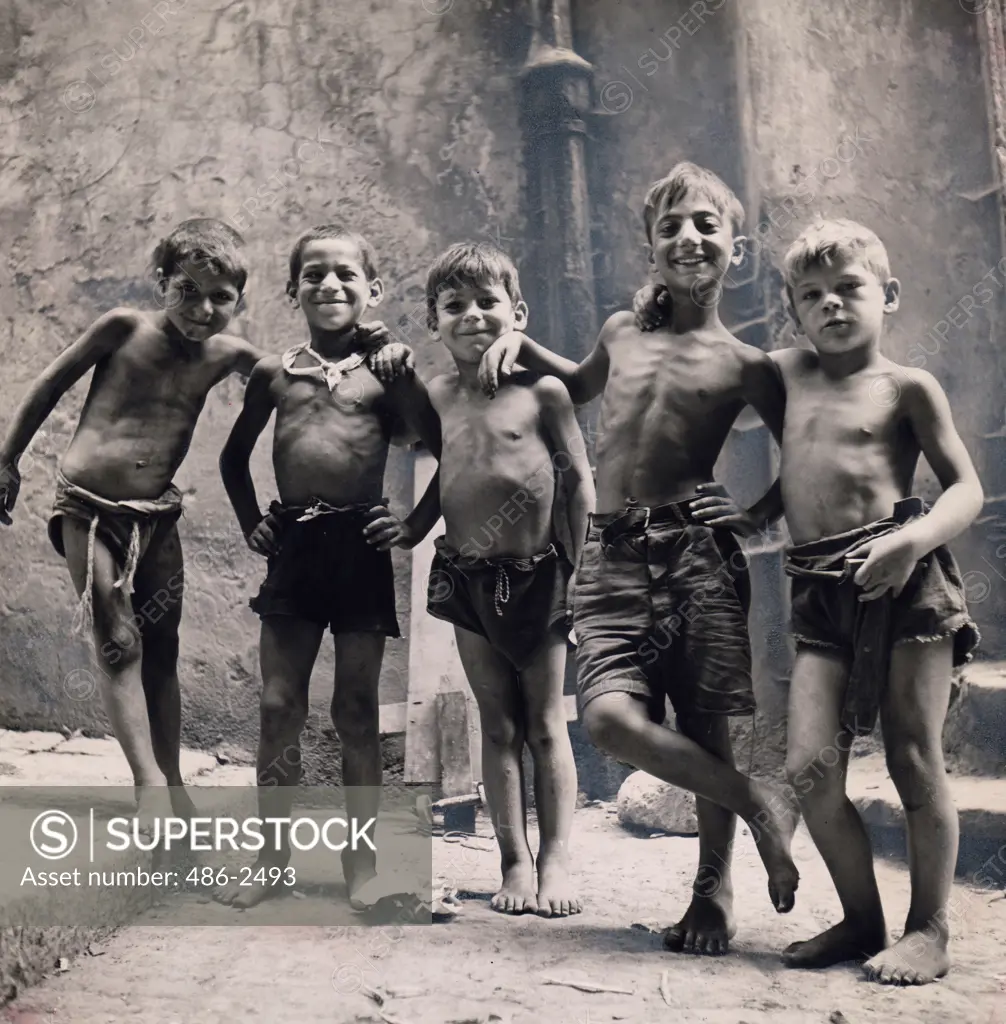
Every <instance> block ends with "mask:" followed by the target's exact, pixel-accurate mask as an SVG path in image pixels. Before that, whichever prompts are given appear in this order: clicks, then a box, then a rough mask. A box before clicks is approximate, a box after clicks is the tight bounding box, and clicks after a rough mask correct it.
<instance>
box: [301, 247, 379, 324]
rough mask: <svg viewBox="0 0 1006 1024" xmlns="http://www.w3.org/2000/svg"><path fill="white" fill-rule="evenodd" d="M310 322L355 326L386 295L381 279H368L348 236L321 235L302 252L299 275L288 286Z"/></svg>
mask: <svg viewBox="0 0 1006 1024" xmlns="http://www.w3.org/2000/svg"><path fill="white" fill-rule="evenodd" d="M287 290H288V292H289V294H290V295H291V296H294V297H296V299H297V302H298V303H299V305H300V308H301V309H302V310H303V311H304V316H305V317H306V318H307V322H308V323H309V324H310V325H311V326H312V327H316V328H318V329H319V330H323V331H343V330H346V329H347V328H349V327H355V326H356V324H358V323H359V322H360V320H361V318H362V317H363V314H364V311H365V310H367V309H368V308H370V307H371V306H376V305H377V304H378V303H379V302H380V301H381V297H382V295H383V286H382V284H381V281H380V279H379V278H376V277H375V278H373V279H371V280H367V272H366V270H365V269H364V266H363V257H362V256H361V255H360V251H359V249H358V248H357V246H356V244H355V243H354V242H353V241H351V240H350V239H347V238H319V239H314V240H313V241H310V242H308V243H307V244H306V245H305V246H304V248H303V250H302V251H301V263H300V274H299V275H298V278H297V280H296V281H291V282H290V284H289V285H288V286H287Z"/></svg>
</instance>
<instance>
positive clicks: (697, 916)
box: [664, 886, 737, 956]
mask: <svg viewBox="0 0 1006 1024" xmlns="http://www.w3.org/2000/svg"><path fill="white" fill-rule="evenodd" d="M733 904H734V900H733V893H732V892H731V891H730V889H729V887H727V886H720V887H719V889H718V890H717V891H716V892H714V893H712V894H710V895H709V896H700V895H699V894H698V893H693V894H692V902H691V904H690V905H689V907H688V909H687V910H686V911H685V916H684V917H683V918H682V919H681V920H680V921H679V922H678V923H677V924H674V925H671V927H670V928H668V929H666V930H665V931H664V949H669V950H671V952H672V953H708V954H710V955H712V956H722V955H723V954H724V953H726V952H728V951H729V949H730V940H731V939H732V938H733V937H734V935H735V934H736V932H737V925H736V924H735V923H734V912H733Z"/></svg>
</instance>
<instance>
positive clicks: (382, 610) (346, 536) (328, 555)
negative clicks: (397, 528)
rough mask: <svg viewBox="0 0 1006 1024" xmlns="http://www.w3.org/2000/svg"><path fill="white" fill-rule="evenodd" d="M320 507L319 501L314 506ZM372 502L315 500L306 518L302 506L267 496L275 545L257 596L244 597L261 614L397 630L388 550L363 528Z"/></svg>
mask: <svg viewBox="0 0 1006 1024" xmlns="http://www.w3.org/2000/svg"><path fill="white" fill-rule="evenodd" d="M316 507H318V506H316ZM369 507H370V506H368V505H357V506H348V507H346V508H341V509H332V508H331V506H321V508H322V509H323V511H322V512H321V514H318V515H314V516H313V517H312V518H308V519H307V520H306V521H304V522H300V521H298V520H299V519H300V517H301V516H303V515H304V514H305V512H307V509H306V508H305V507H300V506H298V507H285V506H283V505H280V504H279V503H278V502H273V504H272V506H271V507H270V509H269V511H270V513H271V514H272V515H274V516H276V517H277V518H278V519H279V521H280V528H281V533H280V541H279V552H278V553H277V554H276V555H274V556H273V557H271V558H270V559H269V562H268V573H267V575H266V579H265V583H263V584H262V589H261V590H260V591H259V592H258V596H257V597H255V598H253V599H252V600H251V601H250V602H249V604H250V606H251V609H252V611H254V612H255V613H256V614H258V615H259V616H260V617H261V618H263V619H264V618H266V617H267V616H270V615H290V616H295V617H296V618H299V619H306V620H307V621H308V622H315V623H317V624H318V625H320V626H328V627H329V628H330V629H331V631H332V633H333V634H337V633H383V634H384V635H385V636H394V637H397V636H401V633H400V632H399V630H398V618H397V616H396V614H395V577H394V573H393V571H392V567H391V552H390V551H378V550H377V548H375V547H373V546H372V545H370V544H368V543H367V541H366V538H365V537H364V536H363V527H364V526H365V525H366V523H367V516H366V512H367V510H368V508H369Z"/></svg>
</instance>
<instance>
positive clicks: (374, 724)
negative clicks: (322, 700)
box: [332, 691, 381, 747]
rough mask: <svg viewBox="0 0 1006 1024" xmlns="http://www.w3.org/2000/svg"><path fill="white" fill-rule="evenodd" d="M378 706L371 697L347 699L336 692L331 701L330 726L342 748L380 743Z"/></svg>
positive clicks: (375, 699) (375, 697) (374, 698)
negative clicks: (333, 728)
mask: <svg viewBox="0 0 1006 1024" xmlns="http://www.w3.org/2000/svg"><path fill="white" fill-rule="evenodd" d="M380 713H381V712H380V706H379V705H378V702H377V696H376V694H375V695H374V696H373V697H370V696H369V695H368V696H367V697H349V696H347V695H345V694H340V693H339V692H338V691H336V695H335V697H334V698H333V700H332V725H334V726H335V732H336V735H337V736H338V737H339V742H340V743H341V744H342V745H343V746H344V747H346V746H350V747H352V746H359V745H360V744H361V743H373V742H374V741H375V740H376V741H377V742H380V732H381V730H380Z"/></svg>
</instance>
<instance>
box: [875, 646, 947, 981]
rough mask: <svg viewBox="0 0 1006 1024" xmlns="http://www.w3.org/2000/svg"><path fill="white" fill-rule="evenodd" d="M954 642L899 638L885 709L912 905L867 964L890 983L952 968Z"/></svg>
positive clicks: (886, 738)
mask: <svg viewBox="0 0 1006 1024" xmlns="http://www.w3.org/2000/svg"><path fill="white" fill-rule="evenodd" d="M952 671H953V640H952V639H951V638H950V637H946V638H944V639H943V640H940V641H939V642H937V643H910V644H899V645H898V646H897V647H895V648H894V650H893V651H892V653H891V676H890V681H889V683H888V687H887V693H886V694H885V696H884V703H883V706H882V707H881V724H882V726H883V730H884V745H885V747H886V748H887V767H888V770H889V771H890V773H891V778H892V779H893V780H894V784H895V786H896V787H897V789H898V795H899V796H900V797H901V802H902V804H903V805H904V808H905V823H906V831H907V833H908V867H909V872H910V874H911V879H912V903H911V906H910V907H909V909H908V920H906V921H905V932H904V934H903V935H902V937H901V938H900V939H899V940H898V941H897V942H896V943H895V944H894V945H893V946H891V948H890V949H886V950H884V951H883V952H881V953H879V954H878V955H877V956H875V957H874V958H873V959H872V960H870V961H869V962H868V963H867V964H866V966H865V970H866V972H867V974H868V976H869V977H870V978H872V979H873V980H874V981H879V982H882V983H884V984H893V985H924V984H926V983H927V982H930V981H935V980H936V979H937V978H941V977H943V975H944V974H946V973H947V971H948V970H949V969H950V954H949V952H948V951H947V944H948V942H949V939H950V929H949V926H948V922H947V905H948V903H949V901H950V890H951V886H952V885H953V880H954V867H955V865H956V863H957V840H958V821H957V810H956V808H955V807H954V802H953V798H952V796H951V794H950V786H949V785H948V783H947V776H946V770H945V768H944V765H943V747H942V735H943V720H944V718H945V717H946V714H947V705H948V704H949V702H950V680H951V674H952Z"/></svg>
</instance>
